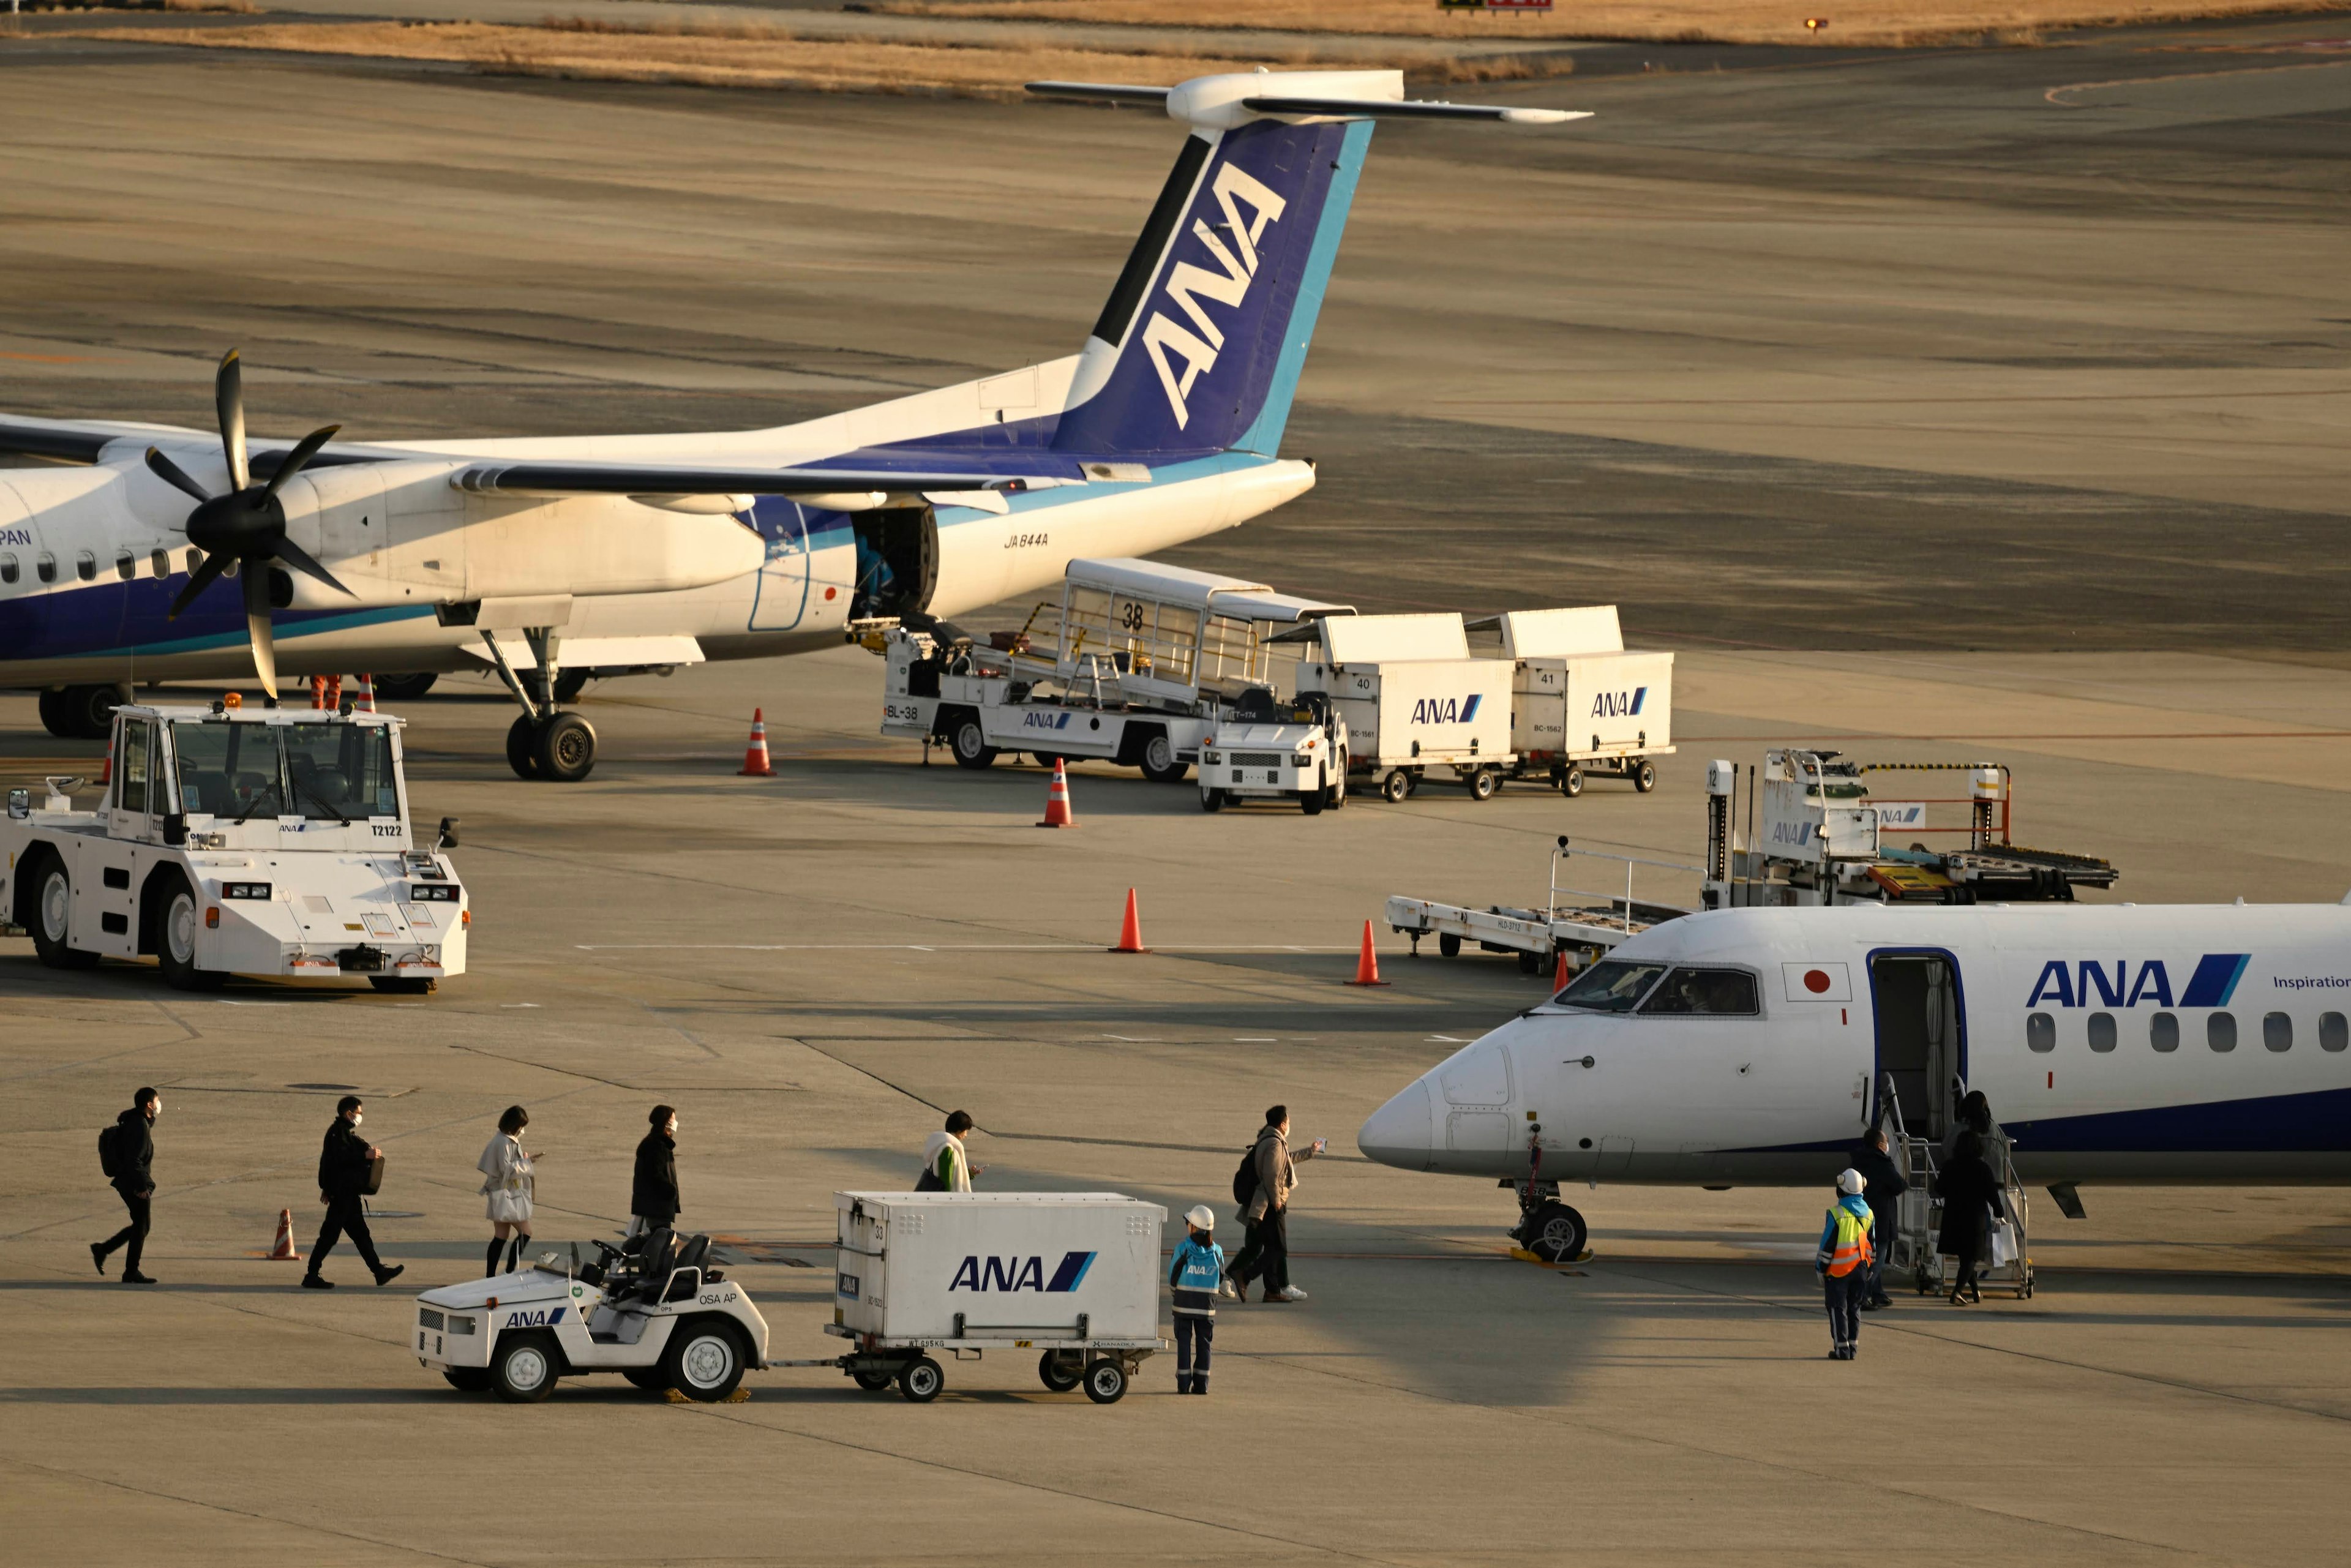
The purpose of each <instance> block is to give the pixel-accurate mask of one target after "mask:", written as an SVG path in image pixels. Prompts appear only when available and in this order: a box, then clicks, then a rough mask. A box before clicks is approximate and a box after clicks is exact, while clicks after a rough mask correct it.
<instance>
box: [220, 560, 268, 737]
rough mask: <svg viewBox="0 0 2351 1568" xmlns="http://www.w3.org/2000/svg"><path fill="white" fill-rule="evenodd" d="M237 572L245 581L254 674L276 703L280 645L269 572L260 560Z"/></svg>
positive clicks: (248, 629)
mask: <svg viewBox="0 0 2351 1568" xmlns="http://www.w3.org/2000/svg"><path fill="white" fill-rule="evenodd" d="M204 564H205V565H207V566H210V565H211V564H212V563H211V562H210V561H206V562H205V563H204ZM237 575H238V576H239V577H240V578H241V579H242V580H244V583H245V629H246V633H247V634H248V635H249V636H250V637H251V638H252V639H253V673H254V674H256V675H259V676H260V677H261V689H262V690H263V691H265V692H267V693H268V694H269V698H270V700H271V701H272V702H275V701H277V643H275V642H273V641H272V640H271V638H270V635H269V572H268V570H267V569H266V568H265V567H263V566H262V564H261V563H260V562H259V561H254V562H252V563H251V564H250V565H248V566H246V569H245V570H243V571H241V572H239V573H238V574H237Z"/></svg>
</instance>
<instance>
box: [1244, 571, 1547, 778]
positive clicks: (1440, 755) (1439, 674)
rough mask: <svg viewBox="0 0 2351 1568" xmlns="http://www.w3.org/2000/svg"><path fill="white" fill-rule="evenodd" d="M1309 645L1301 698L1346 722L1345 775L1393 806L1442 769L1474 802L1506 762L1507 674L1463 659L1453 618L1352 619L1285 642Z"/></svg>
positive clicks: (1465, 649) (1465, 650)
mask: <svg viewBox="0 0 2351 1568" xmlns="http://www.w3.org/2000/svg"><path fill="white" fill-rule="evenodd" d="M1283 636H1284V638H1290V637H1297V638H1301V639H1311V640H1312V641H1313V643H1315V644H1316V646H1315V647H1314V650H1313V651H1312V652H1311V653H1309V654H1308V656H1307V657H1306V659H1305V660H1304V661H1303V662H1302V663H1301V664H1300V665H1299V667H1298V689H1299V692H1300V694H1301V695H1305V694H1308V693H1314V692H1319V693H1321V694H1322V695H1323V696H1324V697H1325V699H1326V700H1328V701H1329V703H1330V704H1331V706H1332V708H1333V709H1334V710H1335V711H1336V713H1337V714H1338V716H1340V717H1342V718H1343V719H1344V720H1345V721H1346V726H1347V744H1348V752H1347V759H1348V767H1349V768H1350V770H1351V771H1353V772H1355V773H1358V774H1369V775H1371V776H1372V778H1373V779H1374V780H1375V781H1376V783H1377V786H1378V788H1379V790H1380V792H1381V793H1382V794H1383V795H1384V796H1386V797H1387V798H1388V799H1389V800H1403V799H1404V798H1405V796H1406V795H1408V794H1411V793H1412V792H1413V791H1414V790H1415V789H1418V788H1419V787H1420V782H1421V779H1422V778H1423V777H1424V776H1425V775H1426V771H1427V769H1428V768H1449V769H1451V770H1452V773H1453V776H1454V777H1455V778H1456V779H1459V780H1460V781H1461V782H1462V783H1464V784H1465V785H1467V786H1468V789H1469V792H1470V794H1471V795H1472V796H1474V797H1475V798H1477V799H1478V800H1486V799H1488V798H1489V797H1490V796H1491V795H1492V794H1493V793H1494V789H1495V788H1496V786H1497V785H1499V783H1500V781H1501V779H1502V775H1503V773H1504V771H1505V770H1507V769H1508V768H1510V765H1511V763H1512V762H1513V761H1514V760H1515V758H1514V757H1513V755H1512V753H1511V751H1510V675H1511V667H1510V665H1509V664H1500V663H1498V662H1497V661H1495V660H1491V659H1478V658H1472V657H1471V656H1470V653H1469V643H1468V637H1467V635H1466V634H1465V632H1463V630H1462V625H1461V617H1460V616H1458V615H1358V616H1353V617H1350V618H1348V619H1347V620H1345V621H1343V622H1342V621H1337V620H1332V621H1324V622H1316V623H1315V624H1314V625H1313V626H1311V627H1305V628H1301V629H1300V631H1298V632H1286V633H1284V634H1283Z"/></svg>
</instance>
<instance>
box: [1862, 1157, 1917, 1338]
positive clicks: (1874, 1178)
mask: <svg viewBox="0 0 2351 1568" xmlns="http://www.w3.org/2000/svg"><path fill="white" fill-rule="evenodd" d="M1893 1144H1894V1140H1893V1139H1892V1137H1891V1136H1889V1135H1888V1134H1887V1133H1886V1129H1885V1128H1884V1127H1882V1126H1881V1127H1872V1128H1871V1129H1870V1130H1869V1136H1867V1137H1865V1138H1864V1139H1863V1140H1862V1141H1861V1142H1860V1144H1859V1145H1855V1149H1854V1151H1853V1168H1854V1169H1855V1170H1857V1171H1859V1172H1860V1173H1861V1180H1862V1186H1863V1196H1864V1197H1867V1198H1868V1199H1869V1212H1870V1216H1871V1218H1872V1220H1873V1223H1872V1224H1871V1226H1870V1228H1869V1229H1870V1237H1869V1239H1870V1243H1871V1245H1872V1247H1873V1248H1874V1249H1875V1250H1876V1256H1874V1257H1873V1258H1871V1259H1870V1260H1869V1289H1868V1290H1867V1291H1865V1292H1864V1294H1863V1297H1862V1302H1861V1310H1862V1311H1863V1312H1876V1310H1877V1309H1878V1308H1880V1307H1890V1306H1892V1305H1893V1304H1894V1298H1893V1297H1891V1296H1889V1295H1887V1294H1886V1258H1887V1256H1888V1255H1889V1254H1891V1253H1892V1252H1893V1250H1894V1239H1895V1238H1896V1237H1897V1236H1899V1235H1900V1234H1901V1233H1902V1215H1901V1211H1900V1209H1899V1208H1898V1207H1896V1201H1897V1200H1898V1199H1899V1198H1900V1197H1902V1195H1903V1194H1904V1193H1906V1192H1908V1191H1909V1190H1910V1184H1909V1183H1908V1182H1907V1181H1905V1180H1903V1179H1902V1172H1901V1170H1900V1169H1899V1168H1898V1167H1896V1165H1895V1164H1894V1154H1893Z"/></svg>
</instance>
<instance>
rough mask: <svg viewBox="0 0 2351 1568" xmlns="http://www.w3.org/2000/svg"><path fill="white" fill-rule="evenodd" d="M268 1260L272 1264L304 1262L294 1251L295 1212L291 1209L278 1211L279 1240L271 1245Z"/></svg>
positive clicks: (300, 1255)
mask: <svg viewBox="0 0 2351 1568" xmlns="http://www.w3.org/2000/svg"><path fill="white" fill-rule="evenodd" d="M268 1260H269V1261H270V1262H272V1263H299V1262H300V1261H301V1260H302V1254H300V1253H299V1252H297V1251H295V1250H294V1211H293V1210H292V1209H290V1208H281V1209H279V1210H278V1211H277V1240H276V1241H274V1242H272V1243H270V1247H269V1259H268Z"/></svg>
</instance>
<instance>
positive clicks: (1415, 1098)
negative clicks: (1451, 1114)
mask: <svg viewBox="0 0 2351 1568" xmlns="http://www.w3.org/2000/svg"><path fill="white" fill-rule="evenodd" d="M1434 1120H1435V1109H1434V1106H1433V1105H1432V1104H1431V1103H1430V1101H1429V1098H1428V1085H1427V1083H1426V1082H1423V1081H1420V1080H1415V1081H1414V1082H1413V1083H1412V1085H1411V1087H1409V1088H1407V1089H1406V1090H1405V1092H1403V1093H1401V1094H1399V1095H1397V1096H1396V1097H1395V1099H1393V1100H1391V1101H1389V1102H1388V1103H1386V1104H1384V1105H1383V1106H1381V1107H1380V1108H1379V1109H1378V1110H1376V1111H1374V1112H1373V1113H1372V1115H1371V1120H1369V1121H1367V1122H1365V1123H1364V1130H1363V1131H1362V1132H1360V1133H1357V1134H1355V1146H1356V1147H1357V1148H1359V1149H1361V1150H1363V1151H1364V1157H1366V1158H1367V1159H1374V1160H1377V1161H1379V1162H1380V1164H1382V1165H1384V1166H1401V1167H1402V1168H1404V1169H1405V1170H1408V1171H1422V1170H1426V1169H1427V1168H1428V1160H1429V1155H1430V1154H1431V1152H1432V1151H1431V1148H1430V1144H1431V1129H1432V1127H1433V1125H1434Z"/></svg>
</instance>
